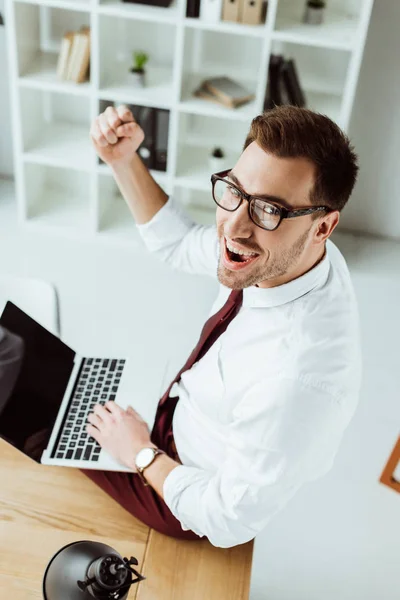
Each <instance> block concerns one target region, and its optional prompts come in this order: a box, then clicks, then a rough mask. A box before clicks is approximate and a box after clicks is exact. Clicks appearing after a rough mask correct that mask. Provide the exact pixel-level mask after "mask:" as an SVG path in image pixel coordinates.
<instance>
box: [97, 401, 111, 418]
mask: <svg viewBox="0 0 400 600" xmlns="http://www.w3.org/2000/svg"><path fill="white" fill-rule="evenodd" d="M93 414H95V415H97V416H98V417H99V418H100V419H101V420H102V421H103V422H109V421H110V419H111V413H110V411H108V410H106V409H105V408H104V406H102V405H101V404H95V406H94V407H93Z"/></svg>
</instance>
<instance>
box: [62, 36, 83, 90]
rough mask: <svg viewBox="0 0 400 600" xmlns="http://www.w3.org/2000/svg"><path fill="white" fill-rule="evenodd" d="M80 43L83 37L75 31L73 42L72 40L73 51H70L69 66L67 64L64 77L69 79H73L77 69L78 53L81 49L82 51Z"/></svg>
mask: <svg viewBox="0 0 400 600" xmlns="http://www.w3.org/2000/svg"><path fill="white" fill-rule="evenodd" d="M80 43H81V39H80V36H79V34H78V33H77V32H74V34H73V37H72V42H71V51H70V53H69V58H68V66H67V71H66V73H65V77H64V79H66V80H68V81H73V75H74V72H75V69H76V63H77V60H78V55H79V51H80V48H79V47H80Z"/></svg>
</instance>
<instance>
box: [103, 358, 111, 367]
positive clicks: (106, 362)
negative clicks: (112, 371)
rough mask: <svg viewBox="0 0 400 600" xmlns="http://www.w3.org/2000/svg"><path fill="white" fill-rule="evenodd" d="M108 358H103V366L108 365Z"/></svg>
mask: <svg viewBox="0 0 400 600" xmlns="http://www.w3.org/2000/svg"><path fill="white" fill-rule="evenodd" d="M109 362H110V361H109V359H108V358H106V359H105V360H103V367H108V363H109Z"/></svg>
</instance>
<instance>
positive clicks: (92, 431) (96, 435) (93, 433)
mask: <svg viewBox="0 0 400 600" xmlns="http://www.w3.org/2000/svg"><path fill="white" fill-rule="evenodd" d="M86 432H87V433H88V435H90V436H91V437H92V438H93V439H94V440H96V442H98V443H99V444H100V438H101V434H100V431H99V430H98V429H96V427H93V425H87V426H86ZM100 445H101V444H100Z"/></svg>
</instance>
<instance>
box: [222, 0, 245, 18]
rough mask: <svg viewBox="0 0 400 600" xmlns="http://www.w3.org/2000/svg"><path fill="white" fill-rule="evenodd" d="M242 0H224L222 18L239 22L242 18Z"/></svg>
mask: <svg viewBox="0 0 400 600" xmlns="http://www.w3.org/2000/svg"><path fill="white" fill-rule="evenodd" d="M240 2H241V0H223V4H222V20H223V21H235V22H238V21H239V18H240V13H239V8H240Z"/></svg>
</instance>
